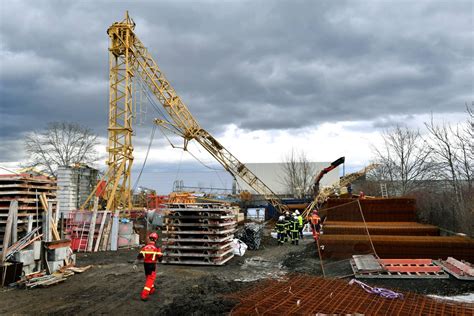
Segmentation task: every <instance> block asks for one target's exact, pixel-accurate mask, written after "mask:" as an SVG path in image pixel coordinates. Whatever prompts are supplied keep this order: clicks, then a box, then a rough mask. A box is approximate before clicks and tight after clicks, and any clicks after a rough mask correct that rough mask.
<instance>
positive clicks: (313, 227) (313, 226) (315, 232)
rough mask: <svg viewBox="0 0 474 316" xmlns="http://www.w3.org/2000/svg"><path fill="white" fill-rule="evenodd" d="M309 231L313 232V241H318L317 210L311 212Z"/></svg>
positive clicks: (318, 220)
mask: <svg viewBox="0 0 474 316" xmlns="http://www.w3.org/2000/svg"><path fill="white" fill-rule="evenodd" d="M310 220H311V230H312V231H313V238H314V240H318V239H319V231H320V230H321V218H320V217H319V215H318V210H314V211H313V215H311V219H310Z"/></svg>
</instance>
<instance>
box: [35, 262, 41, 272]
mask: <svg viewBox="0 0 474 316" xmlns="http://www.w3.org/2000/svg"><path fill="white" fill-rule="evenodd" d="M41 268H42V266H41V260H35V271H41Z"/></svg>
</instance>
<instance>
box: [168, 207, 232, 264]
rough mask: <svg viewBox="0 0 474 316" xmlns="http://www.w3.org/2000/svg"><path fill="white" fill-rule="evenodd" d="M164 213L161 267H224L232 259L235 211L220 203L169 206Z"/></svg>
mask: <svg viewBox="0 0 474 316" xmlns="http://www.w3.org/2000/svg"><path fill="white" fill-rule="evenodd" d="M164 213H165V216H164V217H165V226H164V228H163V231H162V234H163V238H162V242H163V262H164V263H169V264H196V265H223V264H225V263H226V262H227V261H229V260H230V259H231V258H232V257H233V256H234V255H233V252H232V239H233V237H234V232H235V231H236V226H237V222H236V220H235V213H236V208H234V207H232V206H230V205H228V204H222V203H192V204H190V203H171V204H167V205H166V209H165V210H164Z"/></svg>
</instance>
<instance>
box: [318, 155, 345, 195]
mask: <svg viewBox="0 0 474 316" xmlns="http://www.w3.org/2000/svg"><path fill="white" fill-rule="evenodd" d="M345 160H346V158H345V157H341V158H339V159H337V160H335V161H333V162H331V164H330V165H329V166H328V167H326V168H324V169H323V170H321V171H320V172H319V173H318V175H317V176H316V178H315V180H314V184H313V192H314V195H318V193H319V182H320V181H321V179H322V178H323V177H324V175H325V174H327V173H328V172H330V171H332V170H334V169H335V168H336V167H337V166H339V165H340V164H343V163H344V161H345Z"/></svg>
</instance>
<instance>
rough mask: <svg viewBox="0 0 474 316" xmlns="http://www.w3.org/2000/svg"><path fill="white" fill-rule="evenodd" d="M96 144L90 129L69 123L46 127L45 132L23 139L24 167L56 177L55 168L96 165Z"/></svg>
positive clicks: (52, 124)
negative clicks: (25, 160) (24, 148)
mask: <svg viewBox="0 0 474 316" xmlns="http://www.w3.org/2000/svg"><path fill="white" fill-rule="evenodd" d="M97 144H98V142H97V135H94V134H93V133H92V131H91V130H90V129H89V128H86V127H83V126H81V125H79V124H76V123H69V122H53V123H49V124H48V126H47V128H46V130H43V131H35V132H32V133H30V134H29V135H28V136H26V139H25V147H26V152H27V153H28V154H29V161H28V162H27V166H28V167H35V168H38V169H40V170H41V171H45V172H47V173H49V174H51V175H53V176H56V170H57V167H58V166H69V165H71V164H74V163H84V164H91V163H94V162H95V161H97V160H98V156H97V151H96V149H95V145H97Z"/></svg>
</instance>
